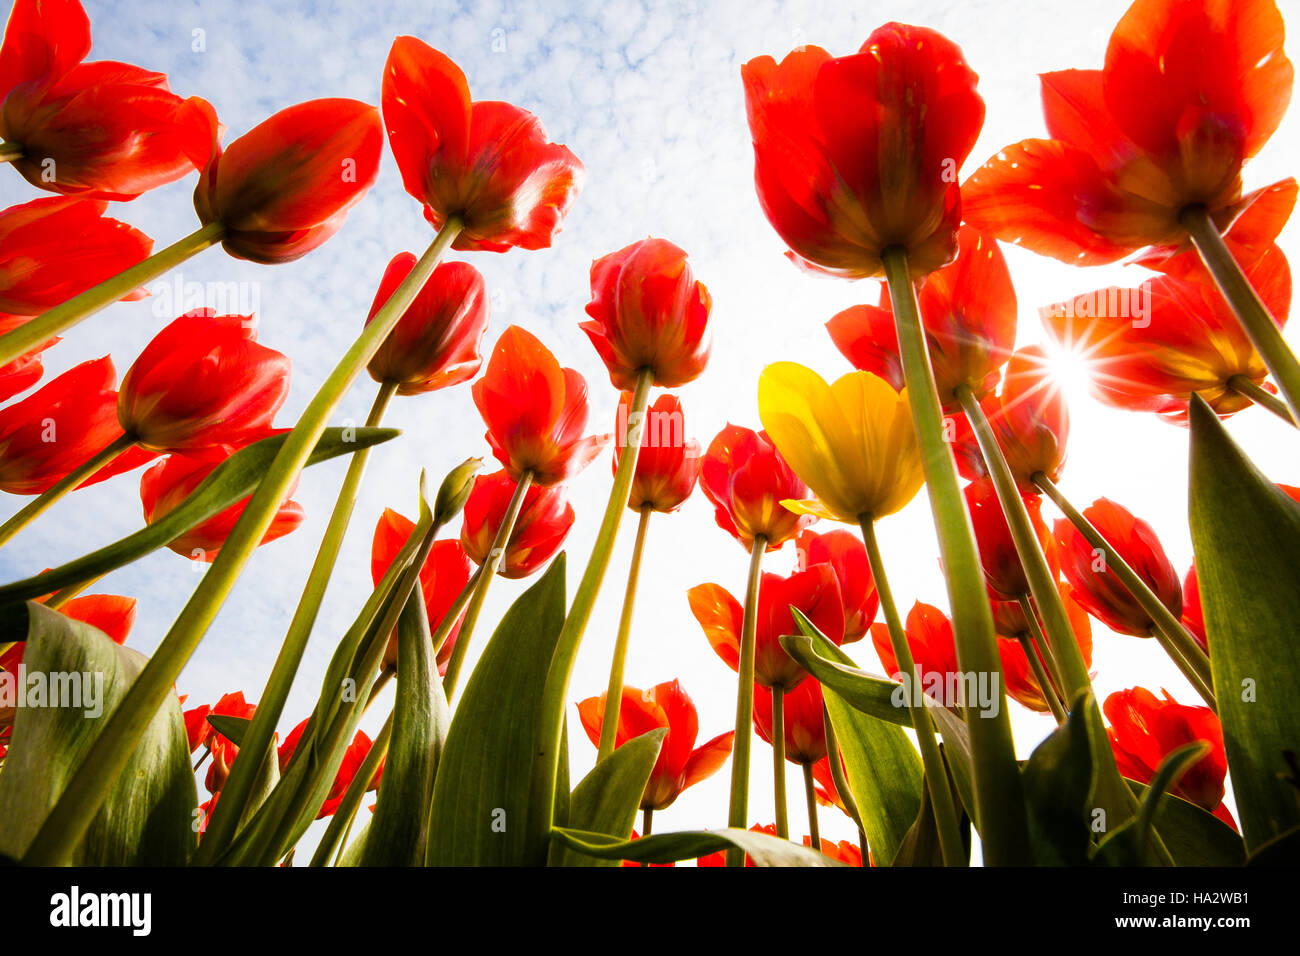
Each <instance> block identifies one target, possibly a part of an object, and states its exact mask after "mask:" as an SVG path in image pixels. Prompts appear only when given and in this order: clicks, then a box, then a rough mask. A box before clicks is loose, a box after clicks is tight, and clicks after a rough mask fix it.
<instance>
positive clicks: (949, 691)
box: [871, 601, 963, 707]
mask: <svg viewBox="0 0 1300 956" xmlns="http://www.w3.org/2000/svg"><path fill="white" fill-rule="evenodd" d="M903 630H904V633H905V635H906V637H907V646H908V647H910V648H911V649H912V660H913V661H914V662H915V663H916V669H917V672H918V674H919V676H920V680H921V689H922V690H924V691H925V692H926V693H927V694H929V695H930V696H931V697H933V698H934V699H935V700H937V701H938V702H939V703H941V704H943V705H944V706H945V707H956V706H957V705H958V704H959V703H960V702H961V701H960V696H959V695H960V688H961V686H962V673H963V672H962V669H961V667H960V665H958V663H957V645H956V643H955V641H954V639H953V633H952V621H950V620H949V619H948V615H946V614H944V613H943V611H940V610H939V609H938V608H937V607H933V606H932V605H929V604H922V603H921V602H920V601H917V602H916V603H915V604H914V605H912V610H910V611H909V612H908V613H907V622H906V624H905V625H904V627H903ZM871 643H872V644H874V645H875V648H876V654H877V656H878V657H879V658H880V663H881V665H882V666H883V667H884V668H885V673H886V674H888V675H889V676H891V677H893V678H894V679H895V680H897V679H899V677H900V675H901V674H902V672H901V671H900V670H899V669H898V659H897V658H896V657H895V656H894V645H893V642H892V641H891V640H890V637H889V629H888V627H886V626H885V625H884V624H873V625H872V626H871Z"/></svg>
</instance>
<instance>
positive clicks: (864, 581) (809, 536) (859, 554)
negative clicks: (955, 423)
mask: <svg viewBox="0 0 1300 956" xmlns="http://www.w3.org/2000/svg"><path fill="white" fill-rule="evenodd" d="M796 547H797V548H798V560H799V564H798V568H799V570H800V571H807V570H808V569H809V568H811V567H813V566H814V565H818V564H829V565H830V566H831V569H832V570H833V571H834V572H835V578H836V580H838V581H839V584H840V597H841V598H842V599H843V602H844V643H845V644H850V643H852V642H853V641H860V640H862V638H864V637H866V635H867V631H868V630H870V629H871V622H872V621H874V620H875V619H876V611H877V610H879V608H880V595H879V594H877V593H876V582H875V581H874V580H873V579H872V577H871V563H870V562H869V561H868V560H867V549H866V546H865V545H864V544H863V543H862V539H861V538H859V537H858V536H857V535H856V534H854V533H853V532H851V531H846V530H844V529H842V528H840V529H837V530H835V531H827V532H825V533H824V534H817V533H816V532H814V531H803V532H801V533H800V534H799V538H798V540H797V541H796Z"/></svg>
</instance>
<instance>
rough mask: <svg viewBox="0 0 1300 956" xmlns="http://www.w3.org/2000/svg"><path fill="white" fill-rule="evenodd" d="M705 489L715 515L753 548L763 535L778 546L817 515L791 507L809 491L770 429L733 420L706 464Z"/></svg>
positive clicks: (713, 445) (769, 547) (702, 479)
mask: <svg viewBox="0 0 1300 956" xmlns="http://www.w3.org/2000/svg"><path fill="white" fill-rule="evenodd" d="M700 488H701V490H702V491H703V492H704V496H705V497H706V498H708V499H709V501H710V502H712V504H713V507H714V512H713V514H714V520H716V521H717V523H718V527H719V528H721V529H722V530H723V531H726V532H727V533H728V534H730V535H731V536H732V537H733V538H735V539H736V540H737V541H739V542H740V543H741V544H743V545H744V546H745V547H746V548H747V549H748V548H752V547H753V545H754V540H755V539H756V538H758V537H759V536H762V538H763V539H764V543H765V546H766V550H768V551H776V550H777V549H779V548H780V547H781V546H782V545H784V544H785V543H786V542H787V541H789V540H790V539H791V538H793V537H795V536H796V535H797V534H798V533H799V532H800V531H802V530H803V529H804V528H806V527H808V525H810V524H812V523H813V521H815V520H816V519H815V518H814V517H813V516H812V515H808V514H800V513H796V512H794V511H792V510H790V509H789V508H788V507H786V505H785V502H787V501H795V500H799V499H801V498H803V497H805V496H806V495H807V494H808V486H807V485H805V484H804V483H803V482H802V481H801V480H800V479H799V476H798V475H796V474H795V473H794V471H793V470H792V469H791V468H790V466H789V465H788V464H786V461H785V459H784V458H782V457H781V453H780V452H779V451H777V448H776V446H775V445H774V444H772V440H771V439H770V438H769V437H768V435H767V432H762V431H760V432H756V431H753V430H752V429H749V428H742V427H740V426H738V425H727V427H725V428H724V429H722V431H720V432H718V434H717V436H716V437H715V438H714V439H713V441H712V442H711V443H710V444H709V449H708V451H706V452H705V453H704V460H703V461H702V462H701V463H700Z"/></svg>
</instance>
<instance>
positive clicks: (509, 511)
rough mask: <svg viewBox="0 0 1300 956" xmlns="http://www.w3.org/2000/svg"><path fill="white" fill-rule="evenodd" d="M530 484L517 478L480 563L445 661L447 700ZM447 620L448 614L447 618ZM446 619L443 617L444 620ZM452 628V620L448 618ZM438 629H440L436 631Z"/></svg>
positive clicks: (526, 475)
mask: <svg viewBox="0 0 1300 956" xmlns="http://www.w3.org/2000/svg"><path fill="white" fill-rule="evenodd" d="M532 483H533V473H532V472H531V471H526V472H524V473H523V474H522V475H520V476H519V481H518V482H516V483H515V493H514V494H513V495H511V496H510V504H509V505H508V506H507V507H506V513H505V516H504V517H503V518H502V519H501V526H500V527H499V528H497V533H496V536H495V537H493V539H492V548H491V550H490V551H488V555H487V560H485V561H484V562H483V567H482V568H481V569H480V570H479V573H478V576H477V578H478V579H477V581H476V582H475V584H474V592H473V594H472V595H471V597H470V599H469V607H468V608H466V610H465V620H464V621H462V622H461V625H460V631H459V632H457V634H456V643H455V645H454V646H453V647H452V649H451V660H449V661H448V662H447V676H446V677H444V678H443V679H442V686H443V688H444V689H445V690H446V692H447V701H448V703H450V702H451V697H452V694H454V693H455V692H456V681H457V679H458V678H459V677H460V669H461V666H462V665H463V664H464V663H465V652H466V651H467V650H469V639H470V637H471V636H473V634H474V627H475V625H477V624H478V617H479V614H480V613H482V611H483V602H484V601H486V600H487V593H488V587H489V586H490V585H491V584H492V579H493V578H494V577H496V576H497V568H498V567H500V566H501V561H502V559H503V558H505V554H506V546H507V544H508V543H509V542H510V535H511V534H513V533H514V530H515V522H516V521H517V520H518V518H519V509H520V508H522V507H523V505H524V496H525V495H527V494H528V487H529V485H531V484H532ZM448 617H450V615H448ZM446 619H447V618H444V620H446ZM451 622H452V624H453V626H454V624H455V618H451ZM439 630H441V627H440V628H439Z"/></svg>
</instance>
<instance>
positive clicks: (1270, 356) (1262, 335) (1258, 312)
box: [1178, 204, 1300, 421]
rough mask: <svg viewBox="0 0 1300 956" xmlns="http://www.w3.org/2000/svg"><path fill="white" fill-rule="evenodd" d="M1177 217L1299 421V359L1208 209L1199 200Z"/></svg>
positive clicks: (1293, 418) (1295, 418)
mask: <svg viewBox="0 0 1300 956" xmlns="http://www.w3.org/2000/svg"><path fill="white" fill-rule="evenodd" d="M1178 218H1179V221H1180V222H1182V224H1183V226H1184V227H1185V228H1186V229H1187V232H1188V235H1190V236H1191V239H1192V245H1194V246H1195V247H1196V251H1197V252H1199V253H1200V254H1201V260H1202V261H1203V262H1204V263H1205V267H1206V268H1207V269H1209V270H1210V275H1212V276H1213V277H1214V281H1215V283H1216V284H1217V285H1218V287H1219V291H1220V292H1222V293H1223V298H1224V299H1225V300H1226V301H1227V303H1228V305H1229V306H1230V307H1231V309H1232V311H1233V312H1234V313H1236V316H1237V321H1238V322H1240V323H1241V327H1242V329H1243V331H1245V333H1246V336H1247V337H1248V338H1249V339H1250V341H1251V343H1252V344H1253V345H1254V346H1255V351H1257V352H1259V356H1260V358H1262V359H1263V360H1264V365H1265V366H1266V367H1267V368H1268V370H1269V372H1270V373H1271V374H1272V376H1273V380H1274V381H1275V382H1277V387H1278V389H1279V390H1280V391H1281V392H1282V397H1283V398H1284V399H1286V404H1287V407H1288V408H1289V409H1290V411H1291V416H1290V417H1291V419H1292V421H1300V362H1297V361H1296V357H1295V353H1294V352H1292V351H1291V349H1290V348H1289V347H1288V346H1287V344H1286V340H1285V339H1283V338H1282V330H1281V329H1280V328H1278V325H1277V322H1275V321H1274V320H1273V317H1272V316H1271V315H1269V313H1268V308H1267V307H1266V306H1265V305H1264V303H1263V301H1262V300H1261V299H1260V297H1259V294H1258V293H1257V292H1256V291H1255V289H1254V287H1253V286H1252V285H1251V284H1250V281H1249V280H1248V279H1247V278H1246V275H1245V273H1243V272H1242V271H1241V265H1240V264H1239V263H1238V262H1237V260H1236V259H1234V258H1233V256H1232V252H1231V251H1230V250H1229V249H1228V246H1227V245H1226V244H1225V243H1224V241H1223V236H1221V235H1219V227H1218V226H1216V225H1215V224H1214V220H1213V219H1212V218H1210V212H1209V210H1208V209H1206V208H1205V207H1204V206H1202V205H1199V204H1197V205H1191V206H1188V207H1186V208H1185V209H1184V210H1183V211H1182V213H1181V214H1180V215H1179V217H1178Z"/></svg>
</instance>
